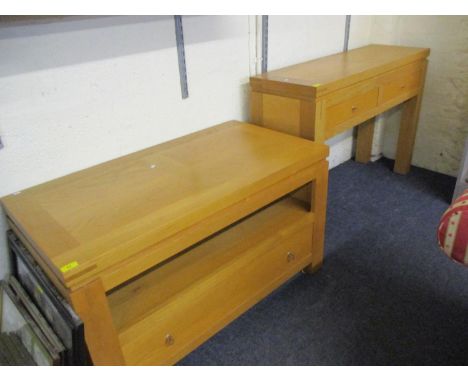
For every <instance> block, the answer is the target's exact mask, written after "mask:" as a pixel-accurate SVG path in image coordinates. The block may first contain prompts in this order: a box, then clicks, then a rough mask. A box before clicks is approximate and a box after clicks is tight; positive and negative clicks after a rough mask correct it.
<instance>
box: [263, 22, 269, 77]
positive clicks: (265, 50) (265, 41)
mask: <svg viewBox="0 0 468 382" xmlns="http://www.w3.org/2000/svg"><path fill="white" fill-rule="evenodd" d="M266 71H268V16H262V73H265V72H266Z"/></svg>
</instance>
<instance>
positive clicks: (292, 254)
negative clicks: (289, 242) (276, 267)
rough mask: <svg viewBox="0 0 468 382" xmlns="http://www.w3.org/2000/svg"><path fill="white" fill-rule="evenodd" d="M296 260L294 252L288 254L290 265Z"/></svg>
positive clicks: (287, 258)
mask: <svg viewBox="0 0 468 382" xmlns="http://www.w3.org/2000/svg"><path fill="white" fill-rule="evenodd" d="M295 259H296V255H295V254H294V253H292V252H288V253H287V255H286V260H287V261H288V263H290V262H291V261H294V260H295Z"/></svg>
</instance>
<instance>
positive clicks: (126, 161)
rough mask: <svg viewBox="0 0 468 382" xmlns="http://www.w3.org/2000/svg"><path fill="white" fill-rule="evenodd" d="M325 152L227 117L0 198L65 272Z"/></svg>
mask: <svg viewBox="0 0 468 382" xmlns="http://www.w3.org/2000/svg"><path fill="white" fill-rule="evenodd" d="M327 155H328V147H327V146H325V145H321V144H316V143H313V142H310V141H307V140H305V139H300V138H297V137H293V136H290V135H286V134H282V133H278V132H275V131H272V130H269V129H265V128H260V127H258V126H254V125H250V124H246V123H241V122H236V121H231V122H226V123H223V124H221V125H218V126H214V127H211V128H208V129H205V130H202V131H199V132H196V133H193V134H190V135H187V136H184V137H181V138H178V139H175V140H173V141H170V142H166V143H163V144H160V145H157V146H154V147H150V148H148V149H145V150H142V151H139V152H136V153H133V154H130V155H127V156H124V157H121V158H118V159H115V160H112V161H109V162H106V163H103V164H100V165H97V166H94V167H91V168H88V169H85V170H82V171H79V172H76V173H73V174H70V175H67V176H64V177H62V178H58V179H55V180H52V181H50V182H47V183H44V184H41V185H38V186H35V187H32V188H29V189H26V190H23V191H21V192H19V193H15V194H12V195H8V196H6V197H4V198H3V199H2V200H1V202H2V204H3V206H4V208H5V210H6V213H7V216H8V218H9V219H11V221H12V222H13V224H15V225H16V226H17V227H18V229H19V230H20V231H21V232H22V233H23V234H24V235H25V237H26V239H27V240H28V241H29V244H30V245H31V246H32V247H33V248H34V250H35V251H37V253H38V254H39V255H40V256H41V257H42V258H43V260H44V261H46V262H47V264H48V265H49V266H50V267H51V268H55V270H54V272H55V273H56V274H57V275H59V276H63V275H64V274H67V276H68V275H69V274H71V275H74V274H79V273H80V272H81V273H83V272H85V271H86V269H90V268H92V267H93V266H94V267H95V266H96V263H97V261H98V259H101V260H102V258H103V257H106V261H105V263H106V264H108V265H112V264H116V263H117V262H121V261H123V260H125V259H126V258H128V257H129V256H132V255H133V254H135V253H137V252H139V251H141V250H143V249H145V248H147V247H148V246H149V245H152V244H154V243H156V242H159V241H162V240H164V239H165V238H167V237H169V236H170V235H173V234H174V233H175V232H177V231H179V230H182V229H184V228H186V227H189V226H193V225H194V224H197V223H199V222H200V221H202V220H203V219H204V218H206V217H207V216H210V215H211V214H213V213H215V212H217V211H221V210H223V209H225V208H226V207H229V206H231V205H233V204H234V203H236V202H239V201H240V200H242V198H247V197H249V195H252V194H253V193H255V192H257V191H259V190H262V189H265V188H266V187H268V186H270V185H272V184H275V182H277V181H278V180H279V179H284V178H287V177H289V176H292V175H293V174H294V173H296V172H297V171H299V170H301V169H304V168H307V167H310V166H311V165H313V164H314V163H316V162H318V161H320V160H323V159H324V158H325V157H326V156H327ZM58 270H60V271H61V272H59V271H58Z"/></svg>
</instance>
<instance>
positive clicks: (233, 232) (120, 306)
mask: <svg viewBox="0 0 468 382" xmlns="http://www.w3.org/2000/svg"><path fill="white" fill-rule="evenodd" d="M313 221H314V220H313V213H309V212H307V211H306V210H305V209H304V206H303V204H302V203H301V202H299V201H297V200H294V199H292V198H288V199H287V200H284V201H282V202H280V203H276V204H275V205H273V206H270V207H268V208H267V209H265V210H263V211H261V212H259V213H257V214H255V215H254V216H253V217H250V218H248V219H247V220H245V221H243V222H241V223H239V224H237V225H235V226H234V227H232V228H229V229H228V230H226V231H224V232H222V233H220V234H219V235H218V236H215V237H214V238H211V239H210V240H208V241H206V242H204V243H202V244H200V245H199V246H197V247H195V248H193V249H191V250H190V251H189V252H187V253H184V254H181V255H180V256H179V257H177V258H175V259H174V260H173V261H172V262H169V263H168V264H166V265H162V266H161V267H160V268H157V269H156V270H155V271H153V272H151V273H149V274H147V275H145V276H143V277H142V279H139V280H137V281H136V282H134V283H133V284H130V285H128V286H126V287H124V288H122V289H121V290H118V291H116V293H115V294H111V295H110V296H109V302H110V307H111V310H112V314H113V318H114V323H115V325H116V328H117V330H118V332H119V339H120V343H121V346H122V351H123V354H124V357H125V361H126V363H127V364H130V365H141V364H151V365H163V364H172V363H175V362H177V360H179V359H180V358H182V357H183V356H184V355H186V354H187V353H188V352H190V351H191V350H193V349H195V348H196V347H197V346H199V345H200V344H201V343H203V342H204V341H205V340H207V339H208V338H209V337H211V336H212V335H213V334H215V333H216V332H217V331H218V330H220V329H221V328H223V327H224V326H225V325H226V324H228V323H229V322H230V321H232V320H233V319H234V318H236V317H237V316H239V315H240V314H242V313H243V312H244V311H245V310H246V309H248V308H249V307H251V306H252V305H254V304H255V303H257V302H258V301H260V300H261V299H262V298H263V297H265V296H266V295H267V294H268V293H270V292H271V291H272V290H273V289H274V288H276V287H278V286H279V285H280V284H281V283H282V282H284V281H285V280H287V279H288V278H289V277H291V276H292V275H293V274H294V273H296V272H298V271H300V270H301V269H302V268H304V267H305V266H306V265H308V264H309V263H310V262H311V248H312V228H313ZM283 223H284V225H283ZM145 306H146V308H145ZM145 310H146V311H145Z"/></svg>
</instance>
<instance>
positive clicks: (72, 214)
mask: <svg viewBox="0 0 468 382" xmlns="http://www.w3.org/2000/svg"><path fill="white" fill-rule="evenodd" d="M327 155H328V148H327V146H325V145H323V144H319V143H314V142H311V141H307V140H305V139H301V138H298V137H293V136H290V135H286V134H282V133H279V132H275V131H271V130H268V129H264V128H260V127H257V126H254V125H250V124H246V123H240V122H235V121H232V122H227V123H224V124H221V125H218V126H215V127H212V128H209V129H206V130H202V131H200V132H197V133H194V134H191V135H188V136H185V137H182V138H179V139H175V140H173V141H170V142H167V143H163V144H160V145H157V146H154V147H151V148H148V149H146V150H142V151H139V152H137V153H134V154H131V155H127V156H125V157H122V158H118V159H115V160H112V161H110V162H107V163H104V164H101V165H98V166H95V167H92V168H89V169H86V170H83V171H79V172H76V173H74V174H71V175H68V176H65V177H62V178H59V179H56V180H52V181H50V182H47V183H44V184H41V185H38V186H35V187H32V188H29V189H27V190H23V191H21V192H18V193H15V194H13V195H9V196H7V197H5V198H3V199H2V204H3V207H4V208H5V211H6V213H7V218H8V221H9V224H10V226H11V228H12V229H13V230H14V232H15V233H16V234H17V235H18V237H19V238H20V240H21V241H22V242H23V244H24V245H25V246H26V247H27V248H28V250H29V251H30V252H31V253H32V255H33V256H34V258H35V259H36V261H37V262H38V263H39V264H40V265H41V267H42V268H43V270H44V271H45V272H46V273H47V275H48V277H49V278H50V279H51V280H52V282H53V283H54V285H55V286H56V287H57V288H58V290H59V291H60V292H61V293H62V294H63V295H64V296H65V297H66V298H67V299H68V300H69V301H70V302H71V304H72V305H73V307H74V309H75V310H76V312H77V313H78V314H79V316H80V317H81V319H82V320H83V322H84V325H85V338H86V343H87V346H88V349H89V352H90V355H91V358H92V361H93V363H94V364H96V365H114V364H127V365H140V364H150V365H164V364H174V363H176V362H177V361H178V360H179V359H181V358H182V357H183V356H185V355H186V354H187V353H189V352H190V351H191V350H193V349H194V348H196V347H197V346H198V345H200V344H201V343H202V342H204V341H205V340H206V339H208V338H209V337H210V336H212V335H213V334H215V333H216V332H217V331H219V330H220V329H221V328H222V327H224V326H225V325H226V324H228V323H229V322H230V321H232V320H233V319H234V318H236V317H237V316H239V315H240V314H241V313H243V312H244V311H246V310H247V309H248V308H249V307H251V306H252V305H253V304H255V303H256V302H258V301H259V300H260V299H262V298H263V297H265V296H266V295H267V294H268V293H270V292H271V291H272V290H274V289H275V288H276V287H278V286H279V285H280V284H281V283H283V282H284V281H285V280H287V279H288V278H290V277H291V276H292V275H294V274H295V273H297V272H299V271H300V270H302V269H304V268H305V269H306V270H307V271H313V270H315V269H317V268H318V267H319V266H320V265H321V263H322V257H323V237H324V224H325V211H326V194H327V174H328V163H327V161H326V157H327ZM303 186H305V188H304V187H303ZM301 187H302V190H304V189H306V190H307V192H306V193H303V194H302V196H301V197H300V198H299V197H294V196H292V194H293V192H294V191H295V190H297V189H298V188H301ZM294 195H297V193H296V194H294ZM304 195H305V198H306V199H305V200H306V202H304Z"/></svg>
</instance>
